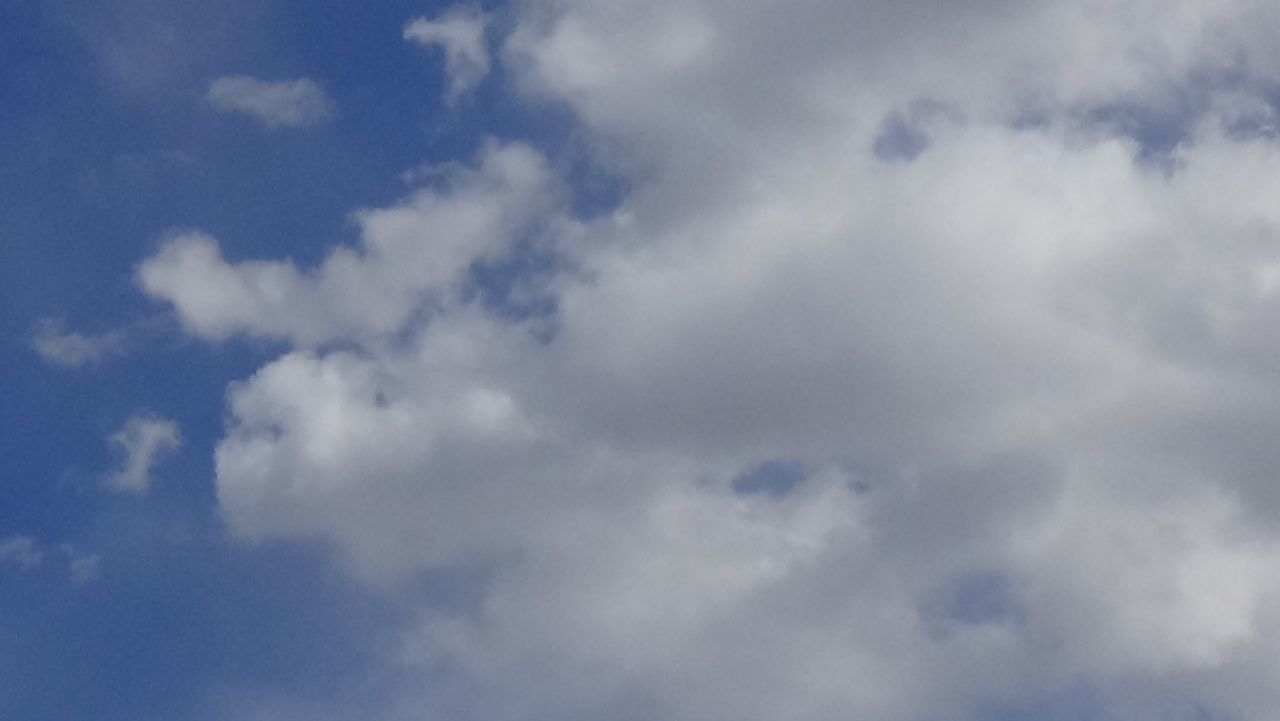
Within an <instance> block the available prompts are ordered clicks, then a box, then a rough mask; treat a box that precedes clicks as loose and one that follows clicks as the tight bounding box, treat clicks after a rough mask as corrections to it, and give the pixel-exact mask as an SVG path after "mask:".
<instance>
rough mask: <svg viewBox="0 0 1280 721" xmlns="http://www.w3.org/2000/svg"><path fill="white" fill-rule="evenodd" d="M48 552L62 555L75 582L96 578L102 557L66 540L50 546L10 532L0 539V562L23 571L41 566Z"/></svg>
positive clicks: (72, 580) (79, 583) (77, 583)
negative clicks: (82, 549) (84, 550)
mask: <svg viewBox="0 0 1280 721" xmlns="http://www.w3.org/2000/svg"><path fill="white" fill-rule="evenodd" d="M50 555H58V556H61V557H63V558H65V559H66V562H67V573H68V574H69V576H70V579H71V582H72V583H73V584H75V585H77V586H79V585H83V584H86V583H89V582H91V581H94V580H96V579H97V578H98V575H99V566H100V565H101V561H102V558H101V556H99V555H98V554H96V553H85V552H83V551H81V550H79V549H77V548H76V547H75V546H73V545H71V544H69V543H62V544H58V545H57V547H56V548H50V547H48V546H47V544H45V543H43V542H42V541H40V540H39V539H36V538H32V537H31V536H23V535H12V536H9V537H8V538H4V539H0V565H4V564H11V565H13V566H16V567H17V568H18V570H20V571H23V572H31V571H35V570H37V569H40V568H43V567H44V566H45V561H46V560H47V559H48V557H49V556H50Z"/></svg>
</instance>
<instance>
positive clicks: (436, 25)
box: [404, 9, 489, 99]
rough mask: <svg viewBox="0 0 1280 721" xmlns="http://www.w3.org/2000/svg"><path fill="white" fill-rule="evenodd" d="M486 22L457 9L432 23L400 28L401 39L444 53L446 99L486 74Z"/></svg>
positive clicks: (421, 21)
mask: <svg viewBox="0 0 1280 721" xmlns="http://www.w3.org/2000/svg"><path fill="white" fill-rule="evenodd" d="M486 22H487V19H486V17H485V16H484V15H483V14H481V13H480V12H478V11H475V10H465V9H457V10H453V11H451V12H449V13H446V14H444V15H442V16H440V17H439V18H437V19H435V20H428V19H426V18H418V19H417V20H414V21H413V22H411V23H409V24H408V25H407V26H406V27H405V29H404V38H405V40H411V41H413V42H415V43H418V44H419V45H422V46H424V47H435V46H439V47H440V48H441V49H443V50H444V57H445V71H446V72H447V73H448V75H449V98H450V99H455V98H457V97H458V96H459V95H462V94H463V93H465V92H467V91H469V90H471V89H472V88H474V87H475V86H477V85H479V84H480V81H481V80H483V79H484V77H485V76H486V75H488V74H489V49H488V46H487V45H486V42H485V24H486Z"/></svg>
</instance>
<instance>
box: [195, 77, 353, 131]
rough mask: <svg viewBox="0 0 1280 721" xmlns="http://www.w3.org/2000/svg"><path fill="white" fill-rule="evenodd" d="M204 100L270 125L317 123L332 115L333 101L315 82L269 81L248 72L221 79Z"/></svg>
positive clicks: (222, 108)
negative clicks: (259, 78) (247, 73)
mask: <svg viewBox="0 0 1280 721" xmlns="http://www.w3.org/2000/svg"><path fill="white" fill-rule="evenodd" d="M205 99H206V100H208V101H209V104H210V105H212V106H213V107H214V108H216V109H218V110H219V111H221V112H224V113H242V114H244V115H249V116H252V117H254V118H256V119H257V120H258V121H259V122H261V123H262V124H263V125H265V126H266V127H268V128H300V127H304V126H308V125H316V124H318V123H320V122H321V121H323V120H325V119H326V118H328V117H329V116H330V115H332V114H333V101H332V100H331V99H330V98H329V95H328V94H327V93H325V91H324V89H323V88H321V87H320V86H319V85H318V84H316V83H315V81H312V80H308V79H306V78H303V79H301V80H292V81H289V80H285V81H280V82H268V81H264V80H258V79H257V78H251V77H249V76H247V75H232V76H228V77H223V78H218V79H217V80H214V81H213V82H212V83H210V84H209V92H208V93H206V94H205Z"/></svg>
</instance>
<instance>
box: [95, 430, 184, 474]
mask: <svg viewBox="0 0 1280 721" xmlns="http://www.w3.org/2000/svg"><path fill="white" fill-rule="evenodd" d="M110 441H111V444H112V445H114V446H116V447H117V448H119V449H120V450H122V451H123V453H124V462H123V464H122V465H121V467H120V468H119V469H118V470H116V471H115V472H114V473H112V474H111V475H110V476H108V477H107V485H108V487H110V488H112V489H114V490H117V491H122V492H126V493H146V492H147V491H148V490H150V489H151V469H152V467H153V466H154V465H155V463H156V462H157V461H158V460H159V459H160V457H161V456H162V455H164V454H165V453H168V452H170V451H173V450H175V449H177V448H178V447H179V446H180V445H181V444H182V435H181V433H180V432H179V430H178V424H177V423H174V422H173V421H170V420H166V419H164V418H157V417H154V416H149V415H144V414H140V415H135V416H133V417H132V418H130V419H129V420H128V421H127V422H126V423H125V425H124V427H123V428H122V429H120V430H119V431H117V432H115V433H113V434H112V435H111V438H110Z"/></svg>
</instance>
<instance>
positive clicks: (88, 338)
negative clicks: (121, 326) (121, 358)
mask: <svg viewBox="0 0 1280 721" xmlns="http://www.w3.org/2000/svg"><path fill="white" fill-rule="evenodd" d="M31 345H32V347H33V348H34V349H35V351H36V353H38V354H39V355H40V357H41V358H43V359H44V360H45V361H46V362H48V363H52V364H54V365H58V366H62V367H64V368H79V367H81V366H86V365H92V364H94V363H98V362H100V361H103V360H105V359H107V358H109V357H111V356H114V355H117V354H120V353H122V352H123V351H124V333H123V332H122V331H118V330H115V331H108V332H106V333H98V334H84V333H77V332H74V331H65V330H63V326H62V323H61V322H60V321H57V320H55V319H52V318H45V319H42V320H41V321H40V322H39V323H38V324H37V325H36V331H35V334H34V335H33V337H32V339H31Z"/></svg>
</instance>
